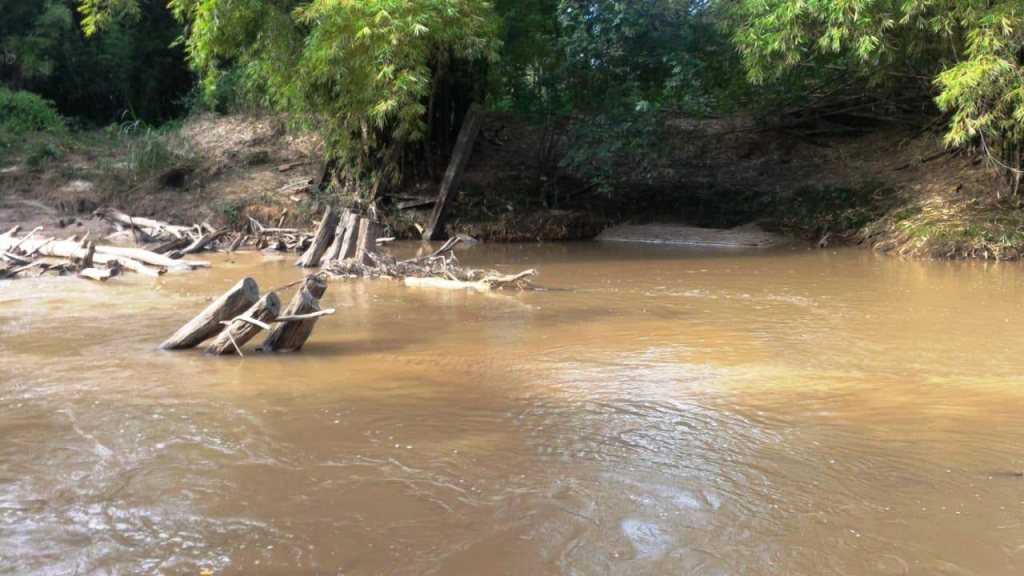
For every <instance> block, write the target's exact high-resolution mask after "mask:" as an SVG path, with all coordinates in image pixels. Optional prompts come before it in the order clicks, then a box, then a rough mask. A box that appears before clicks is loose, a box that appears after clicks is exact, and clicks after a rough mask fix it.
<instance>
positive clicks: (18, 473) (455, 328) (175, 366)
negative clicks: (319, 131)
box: [0, 243, 1024, 576]
mask: <svg viewBox="0 0 1024 576" xmlns="http://www.w3.org/2000/svg"><path fill="white" fill-rule="evenodd" d="M393 249H394V250H397V251H400V252H412V251H413V250H415V249H416V247H415V246H397V247H395V248H393ZM459 257H460V259H461V260H462V262H463V264H466V265H471V266H479V267H493V266H498V265H507V266H508V268H504V269H506V270H508V271H509V272H514V271H518V270H519V269H522V268H528V267H536V268H539V269H540V272H541V276H540V277H539V278H538V283H540V284H541V285H543V286H545V287H550V288H552V289H551V290H548V291H538V292H529V293H522V294H518V295H517V294H506V295H489V294H478V293H461V292H459V293H456V292H449V291H437V290H431V289H424V288H419V289H414V288H405V287H403V286H400V285H397V284H394V283H390V282H387V281H376V282H374V281H349V282H334V283H332V284H331V285H330V287H329V289H328V291H327V295H326V296H325V300H324V303H325V305H327V306H332V307H337V308H338V314H337V315H335V316H331V317H328V318H325V319H323V320H321V322H320V324H319V325H318V327H317V330H316V332H314V334H313V338H312V339H311V340H310V342H309V344H308V345H307V348H306V349H305V350H304V351H303V352H302V353H301V354H293V355H269V356H268V355H259V354H255V353H253V354H248V355H247V356H246V357H245V358H244V359H241V358H237V357H235V358H206V357H204V356H203V355H202V353H201V352H199V351H194V352H178V353H166V352H158V351H155V350H154V348H155V346H156V345H157V344H158V343H159V342H160V341H162V340H163V339H164V338H165V337H166V336H168V335H169V334H170V333H171V332H173V331H174V330H175V329H176V328H177V327H178V326H179V325H181V324H183V323H184V322H185V321H186V320H187V319H188V318H189V317H190V316H191V315H192V314H194V313H195V312H197V311H198V310H199V309H201V308H202V307H203V306H204V305H205V303H206V301H208V300H209V298H211V297H213V296H216V295H218V294H219V293H220V292H222V291H223V290H225V289H226V288H227V287H229V286H230V285H232V284H234V283H235V282H236V281H237V280H238V279H239V278H240V277H242V276H244V275H251V276H253V277H254V278H255V279H256V280H257V281H258V282H259V284H260V286H261V287H262V288H271V287H275V286H280V285H284V284H287V283H289V282H292V281H294V280H296V279H297V278H298V277H299V272H298V271H297V269H295V268H294V267H293V266H292V265H291V260H288V259H266V258H264V257H261V256H259V255H256V254H248V255H245V254H240V255H234V256H225V255H216V256H213V257H212V260H213V261H214V264H215V268H214V269H212V270H210V271H200V272H194V273H185V274H173V275H168V276H165V277H163V278H161V279H159V280H153V279H148V278H141V277H133V276H127V277H123V278H119V279H115V280H113V281H111V282H110V283H109V284H107V285H96V284H92V283H88V282H86V281H83V280H78V279H74V278H47V279H27V280H18V281H14V282H0V573H2V574H55V575H58V574H69V575H70V574H199V573H200V572H202V571H208V572H210V573H214V574H345V575H375V574H388V575H391V574H395V575H424V574H437V575H462V574H465V575H484V574H488V575H489V574H495V575H499V574H516V575H519V574H523V575H541V574H565V575H579V576H583V575H603V574H629V575H632V574H673V575H674V574H687V575H693V574H723V575H724V574H754V575H759V574H813V575H819V574H857V575H859V574H921V575H926V574H927V575H933V574H942V575H1008V574H1021V573H1024V478H1022V477H1021V476H1020V473H1021V472H1024V360H1022V358H1024V329H1022V323H1024V267H1022V266H1021V265H1017V264H998V265H996V264H985V263H955V262H908V261H902V260H898V259H894V258H890V257H884V256H878V255H876V254H873V253H871V252H868V251H861V250H854V249H848V250H847V249H844V250H838V251H832V250H829V251H820V250H806V249H803V248H784V249H778V250H770V251H713V252H707V251H701V250H696V249H676V248H669V247H650V246H649V247H642V246H627V245H600V244H596V243H580V244H565V245H547V246H535V245H529V246H516V245H508V246H481V247H475V248H472V249H470V250H467V251H464V252H460V254H459ZM282 296H283V298H284V299H287V298H290V296H291V294H290V292H284V293H283V294H282Z"/></svg>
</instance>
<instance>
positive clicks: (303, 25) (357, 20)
mask: <svg viewBox="0 0 1024 576" xmlns="http://www.w3.org/2000/svg"><path fill="white" fill-rule="evenodd" d="M170 7H171V9H172V10H173V11H174V14H175V15H176V16H177V17H178V18H179V19H180V20H181V21H183V22H186V23H187V24H188V30H189V33H188V35H187V37H186V38H185V39H184V45H185V49H186V51H187V53H188V57H189V61H190V64H191V65H192V66H193V68H194V69H195V70H197V71H198V72H199V73H200V74H201V75H202V80H201V81H202V85H203V87H204V89H205V91H206V93H207V94H213V93H214V92H215V90H216V87H217V86H218V84H219V83H221V82H222V81H223V79H224V74H225V69H226V67H227V66H233V67H235V69H237V70H238V71H239V73H240V74H241V84H242V86H243V89H244V91H245V92H246V93H247V94H249V95H250V96H257V97H258V98H259V103H260V104H263V105H266V106H269V107H271V108H274V109H276V110H280V111H283V112H287V113H290V114H292V115H294V117H296V118H299V119H301V120H304V121H305V122H306V123H307V124H309V125H312V126H315V127H317V128H318V129H320V130H321V131H322V132H323V133H324V136H325V137H326V140H327V144H328V151H329V154H330V155H331V156H333V157H336V158H344V159H346V160H350V161H357V160H358V159H360V158H363V157H365V155H366V153H367V152H369V153H370V154H371V155H382V154H383V149H384V146H385V145H386V144H387V142H388V141H390V140H391V139H394V138H401V139H409V140H415V139H416V138H418V137H421V136H423V134H424V132H425V130H426V124H425V122H424V114H425V112H426V105H425V103H424V101H425V99H426V98H427V96H428V95H429V94H430V92H431V88H432V79H433V75H434V71H435V70H437V69H438V68H439V67H440V66H443V65H445V64H447V63H449V62H451V61H457V60H464V61H472V60H488V59H493V58H494V57H495V56H496V49H497V42H496V41H495V26H496V21H495V19H494V16H493V13H492V11H491V9H490V5H489V4H488V3H487V2H485V1H483V0H430V1H424V2H407V1H404V0H373V1H363V2H336V1H333V0H314V1H312V2H297V1H270V0H251V1H248V2H231V1H227V0H203V1H201V2H193V1H186V0H172V2H170Z"/></svg>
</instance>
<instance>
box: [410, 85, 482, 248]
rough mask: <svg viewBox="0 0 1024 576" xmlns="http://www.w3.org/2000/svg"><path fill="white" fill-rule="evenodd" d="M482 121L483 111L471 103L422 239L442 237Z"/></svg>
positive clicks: (438, 238) (440, 238)
mask: <svg viewBox="0 0 1024 576" xmlns="http://www.w3.org/2000/svg"><path fill="white" fill-rule="evenodd" d="M483 123H484V113H483V111H482V110H481V109H480V108H479V107H478V106H477V105H473V107H472V108H470V109H469V112H467V113H466V118H465V119H464V120H463V121H462V129H461V130H459V139H458V140H457V141H456V143H455V150H454V151H453V152H452V159H451V161H450V162H449V163H448V170H447V171H446V172H445V173H444V180H442V181H441V191H440V192H439V193H438V195H437V202H435V203H434V211H433V212H431V214H430V222H428V223H427V227H426V228H424V229H423V239H424V240H442V239H444V218H445V216H446V215H447V214H448V209H449V208H450V207H451V203H452V201H453V200H454V199H455V195H456V193H457V191H458V187H459V183H460V182H461V181H462V174H463V172H465V171H466V164H468V163H469V157H470V155H471V154H472V153H473V143H474V142H476V137H477V134H479V133H480V127H481V126H483Z"/></svg>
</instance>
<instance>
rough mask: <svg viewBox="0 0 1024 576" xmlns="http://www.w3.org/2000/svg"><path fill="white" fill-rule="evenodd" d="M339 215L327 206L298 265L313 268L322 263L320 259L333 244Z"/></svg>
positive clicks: (296, 263)
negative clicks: (311, 241)
mask: <svg viewBox="0 0 1024 576" xmlns="http://www.w3.org/2000/svg"><path fill="white" fill-rule="evenodd" d="M338 221H339V218H338V215H337V214H335V213H334V210H331V209H330V208H327V210H324V216H323V218H321V220H320V226H318V227H317V229H316V235H315V236H314V237H313V243H312V244H310V245H309V248H308V249H307V250H306V252H305V254H303V255H302V257H301V258H299V260H298V261H297V262H295V265H296V266H301V267H303V268H313V267H316V266H319V265H320V259H321V258H323V256H324V252H327V249H328V248H330V246H331V240H333V239H334V229H335V228H337V227H338Z"/></svg>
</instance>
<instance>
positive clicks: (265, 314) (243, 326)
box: [206, 292, 281, 356]
mask: <svg viewBox="0 0 1024 576" xmlns="http://www.w3.org/2000/svg"><path fill="white" fill-rule="evenodd" d="M280 312H281V299H280V298H278V296H277V293H276V292H268V293H267V295H266V296H264V297H263V298H261V299H260V301H259V302H257V303H255V304H253V305H252V307H250V308H249V309H248V310H246V311H245V312H244V313H243V314H242V315H241V316H239V317H237V318H234V319H232V320H230V324H228V326H227V328H225V329H224V331H223V332H221V333H220V334H218V335H217V337H216V338H215V339H214V340H213V343H211V344H210V346H209V347H207V348H206V353H207V354H210V355H211V356H222V355H224V354H234V353H235V352H237V353H238V354H241V353H242V352H241V348H242V346H244V345H245V344H246V343H247V342H249V340H252V339H253V337H254V336H256V334H258V333H259V331H260V330H262V329H263V327H262V326H260V325H259V324H257V323H256V322H260V323H263V324H270V323H271V322H273V321H274V320H276V319H277V315H278V314H280ZM249 320H255V321H256V322H250V321H249Z"/></svg>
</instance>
